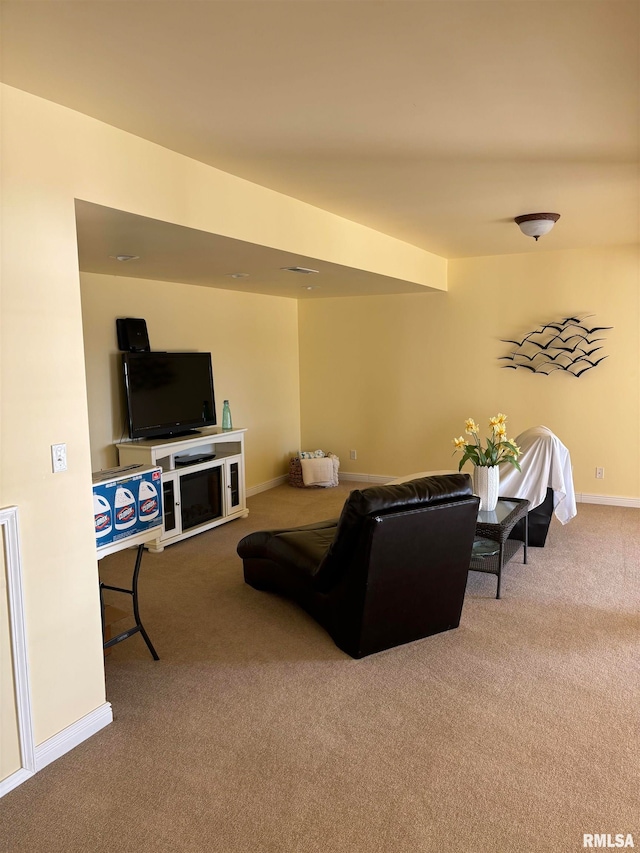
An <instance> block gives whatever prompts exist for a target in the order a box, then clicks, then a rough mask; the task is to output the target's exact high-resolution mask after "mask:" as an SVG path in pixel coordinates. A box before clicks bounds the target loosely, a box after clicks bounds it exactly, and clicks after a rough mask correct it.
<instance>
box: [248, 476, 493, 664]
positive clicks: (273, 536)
mask: <svg viewBox="0 0 640 853" xmlns="http://www.w3.org/2000/svg"><path fill="white" fill-rule="evenodd" d="M478 503H479V499H478V498H477V497H475V496H474V495H473V494H472V486H471V478H470V477H469V475H468V474H450V475H446V476H433V477H424V478H422V479H418V480H410V481H409V482H406V483H401V484H396V485H384V486H372V487H370V488H366V489H362V490H360V489H357V490H355V491H353V492H351V494H350V495H349V497H348V498H347V501H346V502H345V505H344V508H343V510H342V513H341V515H340V517H339V518H338V519H329V520H327V521H321V522H318V523H316V524H309V525H306V526H305V527H296V528H292V529H282V530H265V531H259V532H256V533H251V534H249V535H248V536H245V537H244V539H242V540H241V541H240V542H239V543H238V549H237V550H238V554H239V555H240V557H242V559H243V562H244V578H245V581H246V582H247V583H248V584H250V585H251V586H253V587H255V588H256V589H260V590H268V591H272V592H277V593H280V594H282V595H286V596H288V597H290V598H292V599H293V600H294V601H296V602H297V603H298V604H300V605H301V606H302V607H304V608H305V610H307V612H308V613H310V614H311V615H312V616H313V617H314V618H315V619H316V620H317V621H318V622H319V623H320V624H321V625H322V626H323V627H324V628H325V629H326V630H327V631H328V632H329V634H330V635H331V637H332V638H333V640H334V641H335V643H336V645H338V646H339V647H340V648H341V649H342V650H343V651H345V652H347V654H349V655H351V656H352V657H354V658H361V657H364V656H365V655H370V654H372V653H374V652H379V651H382V650H383V649H388V648H391V647H393V646H398V645H401V644H402V643H408V642H411V641H413V640H418V639H420V638H422V637H426V636H429V635H430V634H436V633H439V632H441V631H448V630H449V629H451V628H457V627H458V625H459V624H460V616H461V613H462V604H463V600H464V594H465V588H466V582H467V574H468V571H469V563H470V559H471V548H472V546H473V538H474V533H475V526H476V517H477V513H478Z"/></svg>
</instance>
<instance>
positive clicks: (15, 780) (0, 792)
mask: <svg viewBox="0 0 640 853" xmlns="http://www.w3.org/2000/svg"><path fill="white" fill-rule="evenodd" d="M33 774H34V771H33V770H26V769H25V768H24V767H21V768H20V770H16V772H15V773H12V774H11V776H7V778H6V779H3V780H2V782H0V798H2V797H4V795H5V794H8V793H9V791H13V789H14V788H17V787H18V785H22V783H23V782H26V781H27V779H30V778H31V777H32V776H33Z"/></svg>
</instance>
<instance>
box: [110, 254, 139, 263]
mask: <svg viewBox="0 0 640 853" xmlns="http://www.w3.org/2000/svg"><path fill="white" fill-rule="evenodd" d="M109 257H110V258H112V259H113V260H114V261H123V262H124V261H139V260H140V255H109Z"/></svg>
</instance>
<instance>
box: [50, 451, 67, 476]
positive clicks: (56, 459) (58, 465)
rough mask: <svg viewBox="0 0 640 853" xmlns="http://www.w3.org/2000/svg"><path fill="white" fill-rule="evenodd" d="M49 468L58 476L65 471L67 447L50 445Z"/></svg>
mask: <svg viewBox="0 0 640 853" xmlns="http://www.w3.org/2000/svg"><path fill="white" fill-rule="evenodd" d="M51 467H52V469H53V473H54V474H59V473H60V472H61V471H66V470H67V445H66V444H52V445H51Z"/></svg>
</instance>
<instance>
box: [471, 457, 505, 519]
mask: <svg viewBox="0 0 640 853" xmlns="http://www.w3.org/2000/svg"><path fill="white" fill-rule="evenodd" d="M499 489H500V469H499V468H498V466H497V465H489V466H487V465H476V467H475V468H474V469H473V491H474V492H475V494H476V495H478V497H479V498H480V509H481V510H483V511H485V512H493V510H494V509H495V508H496V504H497V503H498V491H499Z"/></svg>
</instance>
